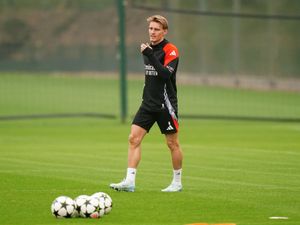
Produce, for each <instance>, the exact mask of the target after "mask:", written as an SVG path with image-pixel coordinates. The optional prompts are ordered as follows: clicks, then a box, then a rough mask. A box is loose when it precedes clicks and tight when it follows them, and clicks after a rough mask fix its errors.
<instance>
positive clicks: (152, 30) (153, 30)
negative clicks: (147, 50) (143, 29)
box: [149, 22, 167, 45]
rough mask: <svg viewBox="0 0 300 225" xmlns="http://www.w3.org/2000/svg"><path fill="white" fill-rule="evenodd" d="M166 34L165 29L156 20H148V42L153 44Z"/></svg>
mask: <svg viewBox="0 0 300 225" xmlns="http://www.w3.org/2000/svg"><path fill="white" fill-rule="evenodd" d="M166 34H167V30H164V29H163V26H162V25H161V24H160V23H157V22H150V24H149V38H150V42H151V44H153V45H156V44H158V43H159V42H161V41H162V40H163V39H164V37H165V35H166Z"/></svg>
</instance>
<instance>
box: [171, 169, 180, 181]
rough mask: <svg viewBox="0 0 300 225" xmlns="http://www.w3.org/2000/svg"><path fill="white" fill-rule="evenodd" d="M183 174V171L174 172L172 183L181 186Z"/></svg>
mask: <svg viewBox="0 0 300 225" xmlns="http://www.w3.org/2000/svg"><path fill="white" fill-rule="evenodd" d="M181 174H182V169H179V170H173V181H172V183H178V184H181Z"/></svg>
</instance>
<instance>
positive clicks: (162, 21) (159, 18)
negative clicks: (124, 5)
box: [147, 15, 169, 30]
mask: <svg viewBox="0 0 300 225" xmlns="http://www.w3.org/2000/svg"><path fill="white" fill-rule="evenodd" d="M147 22H148V23H150V22H156V23H160V24H161V25H162V27H163V29H164V30H167V29H168V27H169V26H168V20H167V19H166V18H165V17H163V16H161V15H153V16H150V17H148V18H147Z"/></svg>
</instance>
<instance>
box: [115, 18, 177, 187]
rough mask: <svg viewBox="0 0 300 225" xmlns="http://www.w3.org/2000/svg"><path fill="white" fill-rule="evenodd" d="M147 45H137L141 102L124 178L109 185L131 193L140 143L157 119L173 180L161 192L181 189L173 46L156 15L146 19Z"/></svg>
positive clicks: (175, 51)
mask: <svg viewBox="0 0 300 225" xmlns="http://www.w3.org/2000/svg"><path fill="white" fill-rule="evenodd" d="M147 21H148V23H149V27H148V31H149V38H150V45H149V44H148V43H146V44H145V43H142V44H141V53H142V55H143V58H144V64H145V86H144V90H143V101H142V104H141V106H140V108H139V110H138V112H137V113H136V115H135V118H134V120H133V122H132V125H131V131H130V135H129V149H128V168H127V175H126V178H125V179H124V180H123V181H122V182H120V183H112V184H110V187H111V188H113V189H115V190H118V191H128V192H134V190H135V176H136V170H137V167H138V164H139V162H140V160H141V142H142V140H143V138H144V136H145V135H146V134H147V133H148V132H149V131H150V129H151V127H152V125H153V124H154V123H155V122H157V124H158V126H159V128H160V130H161V133H162V134H164V135H165V138H166V143H167V145H168V147H169V149H170V152H171V158H172V165H173V180H172V182H171V184H170V185H169V186H168V187H167V188H165V189H163V190H162V191H163V192H177V191H181V190H182V184H181V173H182V152H181V148H180V145H179V140H178V127H179V126H178V119H177V87H176V71H177V65H178V60H179V58H178V50H177V48H176V47H175V46H174V45H173V44H171V43H170V42H168V41H167V40H166V39H165V35H166V34H167V32H168V21H167V20H166V18H164V17H163V16H160V15H154V16H151V17H149V18H148V19H147Z"/></svg>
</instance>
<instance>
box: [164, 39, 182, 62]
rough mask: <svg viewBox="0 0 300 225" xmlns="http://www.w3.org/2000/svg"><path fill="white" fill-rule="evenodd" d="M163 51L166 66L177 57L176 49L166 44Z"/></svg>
mask: <svg viewBox="0 0 300 225" xmlns="http://www.w3.org/2000/svg"><path fill="white" fill-rule="evenodd" d="M163 50H164V52H165V62H164V66H166V65H168V64H169V63H170V62H171V61H172V60H174V59H176V58H178V57H179V54H178V49H177V48H176V46H175V45H173V44H171V43H168V44H166V45H165V47H164V48H163Z"/></svg>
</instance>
